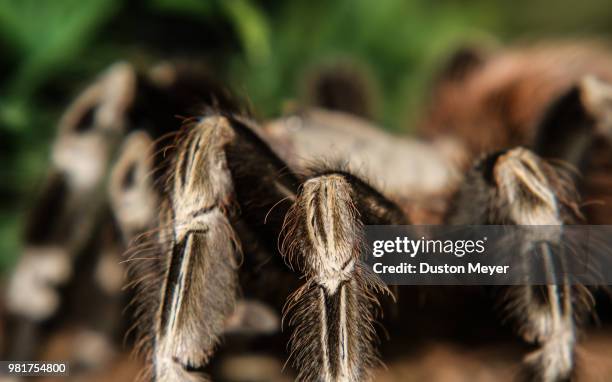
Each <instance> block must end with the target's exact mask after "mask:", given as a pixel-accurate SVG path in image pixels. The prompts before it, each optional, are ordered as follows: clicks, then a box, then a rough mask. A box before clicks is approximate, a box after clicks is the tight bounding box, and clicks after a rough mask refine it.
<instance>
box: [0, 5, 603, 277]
mask: <svg viewBox="0 0 612 382" xmlns="http://www.w3.org/2000/svg"><path fill="white" fill-rule="evenodd" d="M610 9H612V8H610V7H609V6H608V4H607V0H592V1H589V2H581V3H580V4H578V3H576V2H573V1H571V0H560V1H545V0H530V1H527V0H517V1H513V2H509V1H508V2H501V1H500V2H491V1H486V0H474V1H467V0H436V1H430V0H412V1H410V0H377V1H373V0H336V1H324V0H311V1H306V0H304V1H281V0H268V1H263V0H262V1H256V0H208V1H205V0H130V1H128V0H87V1H82V0H0V51H1V52H2V54H1V55H0V70H1V72H2V73H3V74H4V77H3V78H0V160H2V163H3V165H2V167H1V168H0V196H1V198H0V200H1V201H2V202H0V203H1V204H2V207H1V208H0V268H3V269H4V268H5V267H6V266H7V264H10V263H11V261H12V259H14V258H15V256H16V255H17V253H18V252H19V241H18V239H19V231H20V228H19V227H21V221H22V219H23V213H22V212H23V211H24V210H26V209H27V205H28V203H29V202H30V201H31V198H32V195H33V194H34V193H35V190H36V185H38V184H40V179H41V177H42V176H43V175H44V171H45V168H46V164H47V162H48V160H47V156H48V145H49V142H50V140H51V139H52V137H53V134H54V126H55V121H56V120H57V118H58V116H59V114H60V113H61V111H62V109H63V108H64V107H65V106H66V104H67V103H68V102H69V100H70V98H71V97H72V96H74V94H75V93H76V92H77V91H78V89H79V88H80V87H82V86H84V84H86V83H87V82H88V81H90V80H91V79H92V78H93V77H94V76H95V75H96V74H97V73H98V72H99V71H101V70H102V69H103V68H104V67H106V66H108V65H109V64H110V63H112V62H114V61H117V60H121V59H127V60H129V61H132V62H134V61H135V62H139V63H143V62H144V63H145V64H147V63H149V64H150V63H153V62H155V60H158V59H164V58H173V57H174V56H187V57H189V56H196V55H197V56H203V57H207V58H208V59H209V61H210V65H211V68H212V70H213V71H214V72H215V75H216V76H217V77H218V78H221V79H222V80H223V81H225V83H227V84H230V85H231V86H232V88H233V89H235V90H236V91H237V92H238V93H239V94H240V95H241V96H244V97H247V98H248V100H249V101H250V103H251V104H252V108H253V110H255V111H256V114H257V115H258V116H259V117H263V118H266V117H273V116H275V115H278V114H280V113H281V111H282V109H283V105H284V104H285V103H286V102H287V101H288V100H293V99H296V98H299V97H300V92H301V84H302V82H301V81H302V80H303V78H304V77H305V75H306V74H307V73H308V72H309V71H310V70H313V68H316V67H318V66H320V65H324V64H326V63H330V62H335V61H350V62H354V63H355V64H356V65H358V66H359V67H361V68H364V70H365V71H366V72H367V73H368V75H369V77H371V78H372V79H373V81H374V82H375V84H376V87H377V94H378V95H379V97H378V98H379V100H378V102H377V108H376V110H375V115H374V118H375V119H376V120H378V121H379V122H380V123H382V124H383V125H384V126H386V127H388V128H390V129H395V130H400V129H405V128H406V127H407V126H410V125H411V122H412V121H413V118H414V115H415V113H416V111H417V110H418V107H419V105H420V103H421V101H422V95H423V94H424V90H425V87H426V84H427V81H428V80H429V78H430V76H431V73H432V71H433V70H434V69H435V67H436V65H437V63H438V62H439V60H440V59H441V58H443V57H445V56H446V55H447V54H449V52H450V51H451V50H452V48H453V47H455V46H457V45H459V44H461V43H463V42H465V41H480V40H485V41H486V40H490V39H497V40H501V41H507V40H511V39H514V38H520V37H534V36H541V35H544V36H559V35H576V34H578V35H585V34H586V35H590V34H597V35H598V36H604V37H605V36H607V35H608V33H609V32H610V29H611V27H610V25H612V23H611V21H612V12H611V10H610ZM194 31H195V33H194Z"/></svg>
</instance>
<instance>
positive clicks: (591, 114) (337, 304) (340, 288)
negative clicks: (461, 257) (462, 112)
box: [26, 66, 609, 381]
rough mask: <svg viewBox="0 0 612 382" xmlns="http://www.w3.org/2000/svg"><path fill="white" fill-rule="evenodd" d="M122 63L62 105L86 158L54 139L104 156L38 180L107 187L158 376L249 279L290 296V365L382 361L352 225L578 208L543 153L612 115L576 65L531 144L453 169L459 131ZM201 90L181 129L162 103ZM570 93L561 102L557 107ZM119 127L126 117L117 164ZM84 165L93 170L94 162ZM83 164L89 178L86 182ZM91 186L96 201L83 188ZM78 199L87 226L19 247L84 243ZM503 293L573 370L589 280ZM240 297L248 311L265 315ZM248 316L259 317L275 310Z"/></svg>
mask: <svg viewBox="0 0 612 382" xmlns="http://www.w3.org/2000/svg"><path fill="white" fill-rule="evenodd" d="M120 68H121V70H117V69H118V68H115V70H113V71H110V73H109V75H108V76H107V77H105V78H104V79H103V81H101V84H97V85H96V86H94V87H93V88H94V90H88V91H87V92H86V94H85V95H84V97H83V98H81V99H80V100H79V101H78V102H76V103H75V105H74V106H73V108H71V110H70V111H69V113H67V117H66V118H65V120H64V124H66V125H68V126H69V127H70V128H67V129H66V131H65V133H62V134H61V135H60V137H58V144H57V151H58V152H59V153H60V154H62V155H64V156H65V155H68V154H71V153H72V155H73V156H74V151H77V152H80V153H81V156H83V157H84V158H89V157H91V155H90V154H91V152H87V150H86V148H85V149H83V150H80V151H79V150H66V147H63V149H62V147H61V146H62V144H65V143H66V142H68V143H70V142H71V141H73V145H77V146H78V144H79V143H81V144H83V145H86V147H90V146H87V145H91V142H93V141H96V139H97V141H96V142H99V141H100V140H101V141H102V143H103V144H102V145H100V147H102V148H103V150H102V151H100V150H94V151H93V153H94V154H95V153H98V152H100V153H101V154H103V155H101V157H102V159H103V160H102V161H99V160H98V161H96V160H94V161H93V164H96V163H102V164H103V166H102V168H100V169H99V171H95V172H93V173H92V172H91V171H85V174H80V173H79V170H80V169H81V168H82V166H80V165H86V164H87V163H88V162H86V161H85V162H82V161H81V162H79V161H75V160H64V161H59V162H58V163H57V164H56V165H55V167H58V170H59V171H53V174H52V176H50V182H49V184H50V185H51V186H53V185H54V184H58V183H59V184H60V185H61V184H64V186H63V187H59V189H58V190H57V193H58V194H62V193H63V196H62V197H60V198H59V199H60V200H62V198H63V200H68V201H70V200H77V201H81V202H79V203H72V202H71V203H67V204H61V205H60V206H58V207H60V208H61V207H62V206H66V205H67V206H71V205H76V206H79V205H81V206H82V205H85V206H88V208H87V209H86V211H89V210H92V211H94V212H95V211H100V210H104V208H106V207H105V206H104V203H109V206H107V207H109V208H110V209H112V211H113V216H114V219H115V220H116V221H117V223H118V226H119V228H120V229H121V233H122V236H123V237H124V241H125V242H128V241H130V240H133V241H134V244H133V245H132V246H131V248H130V249H129V252H128V253H129V258H128V260H127V262H128V264H129V265H130V272H129V275H130V280H131V283H132V284H133V285H134V286H135V287H136V291H137V294H136V297H135V298H134V302H135V305H136V308H135V309H134V310H135V315H136V318H137V321H136V323H135V324H134V326H135V327H136V329H137V330H138V331H139V332H140V340H139V341H138V343H137V345H138V347H139V348H141V349H143V350H144V352H145V354H147V362H148V363H149V366H150V370H149V371H150V375H151V376H152V377H153V378H155V379H156V380H199V379H202V378H204V376H203V375H202V374H201V372H202V371H203V368H204V366H206V364H207V363H208V362H209V361H210V360H211V358H212V356H213V354H214V353H215V350H216V349H217V348H219V347H220V341H221V338H222V337H223V335H224V334H225V333H228V331H231V328H230V326H231V324H230V322H235V321H236V312H237V311H242V312H243V315H245V313H244V311H245V309H244V306H245V305H244V304H243V302H244V301H243V299H241V298H240V297H243V296H244V297H247V298H253V299H256V300H259V301H263V302H265V303H266V304H267V305H269V306H271V307H272V308H273V309H274V310H276V311H278V312H280V311H281V310H284V312H285V316H286V317H287V320H286V321H285V322H286V323H287V325H288V326H289V327H291V329H292V332H293V334H292V336H291V338H290V344H291V353H290V357H289V358H290V361H291V362H290V364H291V365H293V366H294V367H295V369H296V371H297V378H298V379H300V380H329V381H332V380H367V379H370V378H371V377H372V371H373V369H374V368H375V367H376V366H378V365H380V364H381V361H380V357H379V356H378V351H377V349H376V343H377V341H376V338H377V333H376V330H375V329H374V327H375V326H374V323H375V321H376V319H377V317H378V314H379V313H380V311H381V310H387V311H390V310H393V309H394V307H393V305H392V304H393V302H392V301H390V300H391V299H390V298H389V297H388V296H389V295H390V294H391V291H390V290H389V288H387V287H386V286H385V285H383V284H382V283H381V282H380V281H379V280H378V279H377V278H376V277H374V276H373V275H372V274H371V273H370V271H369V270H368V268H367V267H366V266H365V263H364V261H363V257H362V253H361V245H362V242H363V229H364V226H366V225H389V224H391V225H406V224H439V223H448V224H516V225H521V224H574V223H576V222H579V221H581V215H580V211H579V205H580V199H579V197H578V195H577V193H576V192H575V191H574V190H573V188H574V186H573V185H574V183H575V182H576V181H577V180H578V179H577V178H576V177H575V176H574V175H572V174H568V173H567V171H565V170H564V169H563V168H562V167H560V166H558V165H556V164H554V163H553V162H551V161H550V160H549V159H550V158H561V159H566V160H570V161H572V162H574V163H575V162H576V161H575V160H574V158H576V153H577V152H578V157H579V158H580V157H582V155H583V154H584V153H585V151H587V150H588V145H586V146H585V145H582V144H578V143H580V142H584V140H583V139H581V140H574V139H573V138H572V137H576V136H579V137H586V138H587V140H588V138H589V137H591V136H592V135H594V134H595V132H596V131H597V129H598V128H599V127H600V126H601V125H605V124H604V123H603V122H605V121H607V119H606V118H605V113H601V112H600V111H601V107H602V106H601V105H604V104H605V100H607V99H608V94H609V92H608V91H607V89H608V86H607V85H605V84H603V83H601V82H597V81H595V82H593V81H591V80H589V81H584V82H580V83H578V84H577V85H576V87H575V88H572V89H571V91H570V92H569V93H568V95H563V96H562V97H560V99H559V100H557V101H555V102H552V105H551V107H550V108H549V111H548V113H546V116H545V117H544V118H543V119H542V120H541V122H540V123H539V125H538V126H536V127H535V128H534V130H535V131H536V133H537V134H536V135H537V136H538V137H539V138H540V139H537V140H534V141H529V142H523V143H524V144H526V145H527V146H530V149H527V148H516V147H510V148H509V149H508V150H507V151H504V152H501V153H493V154H488V155H487V156H485V157H484V158H483V159H481V160H479V161H477V162H476V164H474V165H473V166H471V170H469V171H468V172H467V175H466V176H462V175H461V172H462V170H461V166H459V165H458V164H457V162H460V161H458V159H459V158H465V157H468V155H466V154H465V153H464V152H463V151H462V150H463V148H462V147H461V146H460V145H459V146H458V145H456V144H455V143H454V142H449V141H446V140H437V141H434V142H427V143H426V142H420V141H415V140H409V139H404V138H399V137H393V136H390V135H387V134H385V133H383V132H381V131H380V130H378V129H376V128H374V127H372V126H371V125H369V124H368V123H365V122H363V121H361V120H359V119H355V118H352V117H350V116H347V115H343V114H341V113H333V112H326V111H322V110H311V111H306V112H303V113H298V114H296V115H291V116H288V117H286V118H282V119H280V120H277V121H274V122H271V123H268V124H265V125H263V126H257V125H256V124H255V123H254V122H253V121H252V120H250V119H248V118H246V117H243V116H242V114H241V113H240V112H237V111H236V110H237V109H236V108H234V107H233V105H232V103H231V102H230V101H229V100H227V99H225V98H224V97H223V92H221V91H219V90H218V89H214V90H211V89H210V84H207V83H203V82H202V81H191V80H190V77H189V76H188V78H187V80H184V79H183V80H181V79H180V76H178V77H179V80H177V79H174V80H171V81H170V83H171V84H172V85H171V86H167V85H160V81H157V82H153V83H151V82H150V81H149V80H147V79H143V78H141V77H137V76H136V75H135V74H134V73H133V72H131V71H129V70H127V71H126V68H125V67H122V66H120ZM111 73H115V75H114V76H113V75H110V74H111ZM116 73H123V77H124V78H126V79H127V80H124V84H128V86H119V87H117V84H116V83H114V82H113V81H114V80H113V79H117V74H116ZM171 77H172V76H171ZM163 78H164V76H162V80H161V83H162V84H163V83H164V82H165V81H166V80H164V79H163ZM117 81H118V80H117ZM103 84H105V85H103ZM198 86H201V89H200V90H198V89H194V88H197V87H198ZM100 89H108V90H107V91H106V92H104V91H101V90H100ZM117 89H120V91H118V90H117ZM113 90H114V91H115V93H113ZM211 93H212V94H214V96H215V97H214V100H210V102H209V104H212V105H216V106H213V107H212V108H210V110H209V111H208V112H206V113H199V115H200V116H199V117H197V118H194V119H191V120H189V122H188V123H186V124H185V126H183V127H182V128H180V130H179V128H178V127H177V125H178V124H179V123H178V122H177V120H176V119H175V118H174V117H173V116H174V115H175V114H177V113H180V114H181V115H194V109H193V108H191V109H190V107H191V105H192V104H193V103H194V102H197V101H198V100H202V99H204V100H206V99H208V98H207V97H210V95H211ZM194 94H195V96H194ZM577 94H578V95H581V96H578V97H577V96H576V95H577ZM152 105H153V106H152ZM594 106H597V107H594ZM604 106H605V105H604ZM568 110H569V111H572V113H571V116H572V118H565V117H563V116H564V113H565V112H567V111H568ZM575 110H578V111H579V112H578V113H575V112H573V111H575ZM109 115H110V116H114V118H110V119H109ZM196 115H198V114H196ZM105 118H106V119H105ZM104 121H106V122H105V123H102V122H104ZM92 126H93V128H92ZM135 130H136V131H135ZM177 130H179V131H178V133H177V132H176V131H177ZM111 131H112V132H113V133H112V134H108V132H111ZM125 132H131V133H130V135H128V136H127V138H126V139H125V140H124V142H123V145H122V148H121V150H120V151H119V153H118V155H117V160H116V161H115V162H113V163H112V165H111V163H110V158H111V157H113V155H112V153H113V152H114V150H115V148H116V147H117V145H118V143H119V142H120V140H121V137H122V136H123V134H124V133H125ZM559 132H561V133H563V134H562V136H563V137H564V139H560V140H555V142H561V143H562V144H560V145H550V144H548V143H549V142H550V141H551V139H548V138H551V137H554V136H557V134H558V133H559ZM167 133H170V136H169V137H170V138H168V134H167ZM173 136H176V138H175V139H174V141H173V142H171V143H170V144H167V141H168V139H170V140H172V137H173ZM164 138H166V139H164ZM68 146H69V147H68V148H70V147H72V146H71V145H68ZM79 147H80V146H79ZM86 152H87V155H85V153H86ZM59 157H62V156H61V155H60V156H59ZM543 157H544V158H546V159H544V158H543ZM94 159H95V158H94ZM98 159H99V158H98ZM322 159H326V160H327V164H320V163H321V162H322ZM317 163H318V164H317ZM66 164H69V165H71V166H68V167H67V168H65V167H66V166H65V165H66ZM110 167H112V171H111V172H110V176H109V177H108V196H107V198H108V201H105V200H102V199H104V198H103V197H102V199H97V198H98V197H99V196H100V195H99V194H98V193H96V192H94V190H95V187H93V186H92V184H93V185H94V186H95V185H99V184H102V183H103V182H104V181H105V174H106V171H107V170H108V168H110ZM81 172H82V171H81ZM92 174H98V175H99V176H97V177H95V179H93V180H92V179H91V175H92ZM82 175H84V176H82ZM57 179H60V182H57V181H55V180H57ZM66 179H67V180H66ZM83 179H85V180H88V179H89V183H88V182H85V186H87V185H89V187H85V191H87V193H86V194H84V193H83V189H82V187H81V186H82V185H83V184H84V183H83V182H82V181H81V180H83ZM51 186H49V189H51V190H53V189H54V188H53V187H51ZM56 188H57V187H56ZM52 194H53V195H55V193H52ZM66 194H67V196H66ZM88 195H89V196H92V195H93V196H94V197H95V198H94V199H93V200H94V201H95V203H93V204H89V205H88V204H87V200H90V199H91V198H89V197H88ZM51 199H53V198H51ZM82 201H85V202H82ZM43 202H45V203H42V204H41V208H40V209H39V211H41V212H40V213H41V214H42V212H43V211H44V209H45V208H48V207H49V206H53V201H52V200H51V201H48V200H43ZM449 206H450V207H449ZM75 210H77V212H84V210H80V211H79V208H78V207H76V208H70V209H68V210H65V209H64V210H63V212H62V213H61V214H58V216H60V217H65V219H66V221H68V222H71V223H70V224H71V226H73V227H74V226H79V225H81V226H82V229H80V230H74V231H70V230H64V231H61V232H57V233H54V232H52V235H50V237H42V238H40V239H29V242H31V244H32V245H31V247H32V248H41V247H42V248H46V247H52V246H53V245H54V244H55V243H58V242H61V241H62V240H63V241H68V242H69V243H77V244H78V245H72V246H68V248H67V250H66V248H63V249H65V250H66V251H65V252H66V253H65V254H64V256H66V257H68V258H70V257H71V256H75V253H81V252H86V251H87V248H90V247H89V246H85V244H84V241H83V240H82V239H79V240H73V239H72V237H79V236H78V235H77V236H72V235H73V234H79V235H83V232H84V231H88V230H90V228H89V227H90V224H79V223H78V221H77V222H76V223H74V222H72V220H71V219H73V218H75V217H76V216H77V215H78V213H77V214H75ZM86 215H87V216H89V217H88V218H87V219H92V220H95V221H99V220H104V218H102V219H100V218H97V217H96V215H95V214H94V215H93V216H94V218H92V217H91V216H90V215H91V214H89V215H88V214H83V216H86ZM50 225H51V226H56V227H60V226H61V225H62V224H50ZM54 235H56V236H59V238H57V237H56V236H54ZM66 235H68V236H69V237H68V239H66V238H65V237H64V236H66ZM95 235H98V234H95ZM114 240H117V239H116V238H115V239H114ZM50 244H51V245H50ZM90 245H91V244H90ZM119 246H121V245H119ZM28 247H30V246H28ZM62 259H63V258H62ZM66 260H67V259H63V260H62V261H64V262H65V261H66ZM56 282H57V280H55V281H53V283H54V284H55V283H56ZM274 285H278V287H277V288H272V286H274ZM47 288H48V285H47V284H45V289H47ZM405 289H410V288H409V287H402V288H400V291H399V292H401V293H397V292H398V290H397V289H394V290H393V295H395V296H396V298H398V299H400V303H401V299H402V298H403V296H405V295H406V294H405V293H404V290H405ZM290 292H292V293H291V294H290ZM504 295H505V296H507V298H508V297H509V300H508V301H507V303H506V306H508V307H510V308H509V309H510V315H511V316H512V317H513V318H514V321H515V322H516V323H517V327H518V329H519V333H520V334H521V335H522V336H523V338H524V339H525V340H526V341H528V342H530V343H534V344H535V345H536V346H537V347H538V349H537V350H536V351H534V352H533V353H531V354H530V355H529V357H528V358H526V361H525V365H526V366H527V367H526V370H527V372H528V375H529V376H531V377H532V378H534V379H537V380H544V381H557V380H564V379H567V378H570V376H571V375H572V372H573V369H574V365H575V362H574V354H573V353H574V346H575V343H576V341H577V337H576V333H577V331H578V329H579V325H580V323H581V321H582V318H583V317H584V316H586V313H587V312H589V311H590V310H591V309H592V302H591V300H590V294H589V291H588V290H587V289H586V288H578V287H570V286H568V285H565V284H562V285H561V286H560V287H559V288H554V287H550V286H549V287H544V288H539V287H538V288H536V287H527V286H525V287H509V288H508V290H507V291H505V292H504ZM541 296H547V297H546V298H540V297H541ZM238 307H240V309H239V308H238ZM559 307H563V308H562V309H559ZM381 308H382V309H381ZM55 309H57V308H55ZM246 311H247V313H246V315H247V316H248V315H251V316H252V317H254V318H255V321H257V317H261V316H265V313H262V312H261V311H259V312H255V311H253V310H248V309H247V310H246ZM26 313H27V312H26ZM400 313H403V312H400ZM29 314H31V315H32V317H33V319H35V320H36V319H40V317H39V316H40V315H39V316H36V315H35V313H29ZM48 314H49V313H48V312H46V313H44V314H43V315H48ZM395 316H397V315H395ZM272 317H273V314H272ZM394 318H397V317H394ZM262 321H266V320H262ZM268 321H273V320H268ZM537 323H540V324H537ZM542 323H543V324H542ZM272 326H274V325H272ZM253 327H254V328H255V329H256V331H259V332H262V331H264V332H265V331H266V330H268V329H269V327H270V325H266V324H263V325H262V324H261V323H257V324H255V325H253Z"/></svg>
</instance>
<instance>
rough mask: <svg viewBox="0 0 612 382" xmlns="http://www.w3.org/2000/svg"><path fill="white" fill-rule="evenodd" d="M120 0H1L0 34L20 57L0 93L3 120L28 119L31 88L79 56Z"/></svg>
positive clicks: (21, 122)
mask: <svg viewBox="0 0 612 382" xmlns="http://www.w3.org/2000/svg"><path fill="white" fill-rule="evenodd" d="M119 4H120V2H119V1H118V0H88V1H81V0H0V36H2V39H3V40H4V41H6V42H7V43H6V44H7V46H9V47H10V48H11V49H12V53H13V54H14V56H15V57H16V58H17V61H18V62H19V65H17V68H16V71H15V72H14V73H10V80H9V82H8V84H6V88H5V89H3V90H2V92H1V94H0V96H1V97H2V99H3V102H2V104H1V105H0V121H1V122H4V123H2V125H4V126H9V127H11V126H12V127H13V128H24V127H25V126H26V125H27V124H28V122H29V120H28V118H27V115H29V114H30V110H28V104H29V102H30V99H31V97H32V95H33V94H34V92H35V91H36V90H37V89H38V88H39V87H40V85H41V84H42V83H43V82H44V81H45V80H46V79H48V78H49V77H50V76H51V75H52V74H53V73H54V72H56V71H59V70H61V68H62V66H63V65H69V64H70V63H71V62H73V61H74V60H75V59H76V58H77V57H78V54H79V53H80V52H81V51H82V50H83V48H84V47H85V46H87V44H88V43H89V42H90V41H91V40H92V38H93V37H94V35H95V32H96V31H97V30H98V28H99V26H100V25H101V24H102V23H103V22H104V21H106V20H107V19H108V18H109V17H110V16H112V14H113V11H115V10H116V9H117V7H118V5H119Z"/></svg>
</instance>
